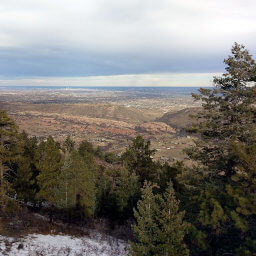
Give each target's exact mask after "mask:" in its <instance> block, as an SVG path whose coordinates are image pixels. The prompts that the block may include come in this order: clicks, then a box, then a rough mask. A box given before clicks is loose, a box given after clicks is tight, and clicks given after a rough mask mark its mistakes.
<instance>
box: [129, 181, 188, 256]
mask: <svg viewBox="0 0 256 256" xmlns="http://www.w3.org/2000/svg"><path fill="white" fill-rule="evenodd" d="M134 216H135V218H136V222H137V224H136V225H134V226H133V231H134V236H135V238H136V242H134V243H131V254H132V255H136V256H146V255H147V256H150V255H152V256H160V255H161V256H162V255H165V256H173V255H176V256H179V255H180V256H186V255H189V251H188V249H187V248H186V245H185V243H184V241H183V239H184V236H185V234H186V230H187V224H185V223H184V222H183V216H184V212H179V202H178V201H177V200H176V198H175V195H174V189H173V187H172V183H170V184H169V186H168V188H167V190H166V192H165V193H164V195H163V196H162V195H160V194H157V195H154V193H153V187H152V185H151V184H150V183H146V184H145V186H144V188H143V189H142V199H141V200H140V201H139V202H138V205H137V210H134Z"/></svg>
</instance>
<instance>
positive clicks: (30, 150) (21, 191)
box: [11, 131, 39, 203]
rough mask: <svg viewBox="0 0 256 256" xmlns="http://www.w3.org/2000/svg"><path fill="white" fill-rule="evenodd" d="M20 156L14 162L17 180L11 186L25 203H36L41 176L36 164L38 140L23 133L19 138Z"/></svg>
mask: <svg viewBox="0 0 256 256" xmlns="http://www.w3.org/2000/svg"><path fill="white" fill-rule="evenodd" d="M19 144H20V148H21V150H20V154H19V156H18V157H16V159H14V161H13V167H15V168H14V169H15V178H14V179H13V182H12V184H11V186H12V188H13V189H14V190H15V192H16V193H17V197H18V199H22V200H24V201H25V202H34V203H35V202H36V199H35V196H36V193H37V192H38V185H37V180H36V177H37V175H38V174H39V172H38V170H37V168H36V166H35V164H36V151H37V138H36V137H33V138H29V137H28V135H27V134H26V133H25V132H24V131H23V132H22V133H21V134H20V136H19Z"/></svg>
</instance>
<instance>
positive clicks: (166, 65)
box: [0, 0, 256, 86]
mask: <svg viewBox="0 0 256 256" xmlns="http://www.w3.org/2000/svg"><path fill="white" fill-rule="evenodd" d="M255 10H256V1H254V0H225V1H223V0H214V1H213V0H196V1H195V0H157V1H156V0H72V1H71V0H1V1H0V85H4V86H8V85H66V84H67V85H69V86H72V85H79V86H81V85H85V86H104V85H105V86H204V85H205V86H209V85H211V84H212V77H213V76H214V75H217V76H219V75H220V74H221V73H222V72H224V68H225V66H224V64H223V59H224V58H226V57H227V56H228V54H229V53H230V49H231V47H232V45H233V43H234V42H238V43H242V44H244V45H245V46H246V48H247V49H249V51H250V52H251V53H252V54H253V55H254V56H255V53H256V26H255V24H256V12H255Z"/></svg>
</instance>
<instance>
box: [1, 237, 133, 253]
mask: <svg viewBox="0 0 256 256" xmlns="http://www.w3.org/2000/svg"><path fill="white" fill-rule="evenodd" d="M0 255H9V256H17V255H18V256H36V255H44V256H54V255H56V256H57V255H61V256H65V255H69V256H78V255H84V256H87V255H88V256H115V255H116V256H119V255H120V256H127V255H128V252H127V243H126V242H124V241H122V240H118V239H114V238H111V237H103V236H101V235H99V236H97V238H96V236H93V237H92V238H91V237H72V236H68V235H42V234H31V235H28V236H26V237H23V238H11V237H6V236H1V235H0Z"/></svg>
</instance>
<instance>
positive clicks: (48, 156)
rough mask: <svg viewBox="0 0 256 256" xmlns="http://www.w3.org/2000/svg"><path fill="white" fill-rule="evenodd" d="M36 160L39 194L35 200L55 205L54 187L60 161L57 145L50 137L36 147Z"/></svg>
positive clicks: (59, 168) (56, 183) (56, 181)
mask: <svg viewBox="0 0 256 256" xmlns="http://www.w3.org/2000/svg"><path fill="white" fill-rule="evenodd" d="M37 157H38V160H37V163H36V167H37V169H38V170H39V175H38V176H37V182H38V185H39V189H40V190H39V192H38V193H37V198H38V199H39V200H45V201H46V202H48V203H50V204H52V205H55V203H56V200H57V199H56V193H55V190H56V187H57V185H58V179H57V177H58V175H59V174H60V170H61V166H62V159H61V154H60V149H59V146H58V144H57V143H55V141H54V140H53V138H52V137H51V136H50V137H48V139H47V141H46V142H41V143H40V145H39V147H38V156H37Z"/></svg>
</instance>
